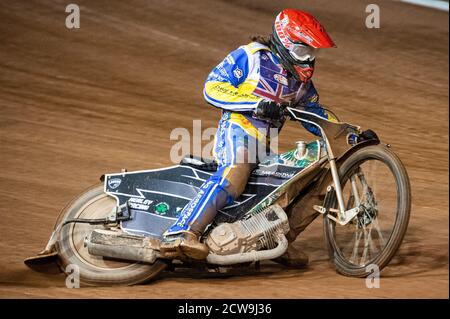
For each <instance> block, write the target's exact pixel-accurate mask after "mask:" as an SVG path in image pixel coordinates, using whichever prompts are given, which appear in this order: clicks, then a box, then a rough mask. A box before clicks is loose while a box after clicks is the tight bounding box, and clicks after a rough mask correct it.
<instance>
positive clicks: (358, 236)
mask: <svg viewBox="0 0 450 319" xmlns="http://www.w3.org/2000/svg"><path fill="white" fill-rule="evenodd" d="M361 237H362V232H361V231H360V230H357V231H356V232H355V243H354V245H353V251H352V256H351V257H350V261H351V262H356V260H357V255H358V251H359V242H360V240H361Z"/></svg>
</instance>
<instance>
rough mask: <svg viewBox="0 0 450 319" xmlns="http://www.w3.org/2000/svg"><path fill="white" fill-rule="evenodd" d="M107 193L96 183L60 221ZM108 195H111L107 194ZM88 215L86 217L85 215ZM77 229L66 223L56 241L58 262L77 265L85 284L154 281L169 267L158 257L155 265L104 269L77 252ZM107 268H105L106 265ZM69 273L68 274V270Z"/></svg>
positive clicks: (64, 213) (67, 208)
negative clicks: (74, 244) (73, 242)
mask: <svg viewBox="0 0 450 319" xmlns="http://www.w3.org/2000/svg"><path fill="white" fill-rule="evenodd" d="M102 195H104V191H103V184H96V185H93V186H92V187H90V188H88V189H87V190H86V191H84V192H83V193H82V194H80V195H79V196H77V197H76V198H74V199H73V200H72V201H71V202H70V203H69V204H68V205H67V206H66V207H65V208H64V209H63V210H62V211H61V214H60V216H59V217H58V222H61V221H63V220H66V219H69V218H75V217H76V214H77V213H78V211H79V209H80V208H81V207H82V206H83V205H84V204H85V203H87V202H88V201H90V200H92V199H94V198H96V197H100V196H102ZM106 196H107V195H106ZM85 217H86V216H85ZM72 229H73V228H72V227H71V226H70V224H69V225H66V226H64V227H63V229H61V232H60V236H59V238H58V240H57V242H56V245H55V246H56V250H57V252H58V261H57V262H58V265H59V267H60V268H61V270H62V271H63V272H65V273H66V271H65V269H66V267H67V266H68V265H69V264H76V265H78V266H79V268H80V283H81V285H82V286H111V285H135V284H139V283H146V282H149V281H151V280H152V279H153V278H154V277H155V276H157V275H158V274H159V273H160V272H161V271H163V270H164V269H165V268H166V267H167V263H166V262H165V261H163V260H160V259H158V260H156V261H155V263H153V264H146V263H139V262H135V263H133V262H130V265H132V266H131V267H129V268H126V269H117V270H107V271H105V270H101V269H96V268H94V267H93V266H91V265H90V264H87V263H85V262H84V261H83V260H82V259H80V258H79V257H78V256H76V254H75V253H74V251H73V249H72V246H71V245H70V242H69V239H70V238H71V234H70V232H71V230H72ZM103 269H105V268H103ZM66 274H67V275H68V273H66Z"/></svg>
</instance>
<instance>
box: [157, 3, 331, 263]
mask: <svg viewBox="0 0 450 319" xmlns="http://www.w3.org/2000/svg"><path fill="white" fill-rule="evenodd" d="M331 47H336V46H335V44H334V42H333V41H332V40H331V38H330V37H329V35H328V34H327V32H326V31H325V29H324V27H323V26H322V25H321V24H320V23H319V22H318V21H317V20H316V19H315V18H314V17H313V16H312V15H311V14H309V13H307V12H304V11H301V10H295V9H285V10H283V11H282V12H280V13H279V14H278V15H277V17H276V19H275V23H274V25H273V30H272V34H271V36H270V37H269V39H268V40H264V39H261V38H259V39H256V41H254V42H251V43H249V44H247V45H244V46H241V47H239V48H238V49H236V50H235V51H233V52H231V53H230V54H229V55H228V56H227V57H226V58H225V59H224V60H223V61H222V62H221V63H220V64H219V65H218V66H217V67H215V68H214V69H213V71H212V72H211V73H210V74H209V76H208V78H207V80H206V82H205V86H204V91H203V93H204V98H205V99H206V101H207V102H208V103H209V104H211V105H213V106H215V107H217V108H220V109H222V118H221V120H220V122H219V126H218V130H217V133H216V136H215V145H214V156H215V159H216V161H217V162H218V170H217V172H216V173H215V174H214V175H212V176H211V178H210V179H208V180H207V181H206V182H205V183H204V184H203V185H202V186H201V187H200V190H199V192H198V193H197V195H196V197H195V198H193V199H192V200H191V201H190V203H188V204H187V205H186V206H185V207H184V209H183V210H182V212H181V214H180V216H179V218H178V220H177V221H176V222H175V223H174V224H173V225H172V226H171V227H170V228H169V229H168V230H167V231H166V233H165V234H164V239H163V241H162V242H161V249H160V252H161V256H162V257H163V258H164V257H166V258H176V257H180V256H187V257H190V258H193V259H198V260H202V259H205V258H206V256H207V254H208V247H207V246H206V245H205V244H204V243H201V242H200V241H199V239H200V236H201V235H202V233H203V231H204V230H205V229H206V227H207V226H208V225H209V224H210V223H211V222H212V221H213V219H214V217H215V215H216V214H217V211H218V210H219V209H221V208H223V207H225V206H226V205H229V204H231V203H233V201H234V200H235V199H236V198H238V197H239V196H240V195H241V193H242V192H243V191H244V188H245V186H246V183H247V180H248V178H249V176H250V173H251V171H252V170H253V169H254V168H255V166H256V165H257V163H258V162H259V161H261V160H262V159H261V156H260V155H259V154H255V149H254V148H251V147H249V145H255V144H258V145H259V144H261V145H266V143H267V142H270V141H269V134H268V132H269V130H270V129H271V128H276V129H277V130H278V131H279V130H280V129H281V127H282V126H283V123H284V120H285V119H284V116H283V112H282V109H283V106H285V105H286V104H287V103H288V104H290V105H292V106H297V105H298V106H302V107H304V108H305V109H306V110H308V111H310V112H314V113H316V114H318V115H320V116H322V117H324V118H327V119H333V117H332V116H331V115H330V114H328V113H327V112H326V110H325V109H324V108H323V107H322V106H321V105H320V104H319V96H318V94H317V91H316V89H315V88H314V85H313V83H312V81H311V77H312V75H313V72H314V67H315V55H316V53H317V51H318V50H319V49H321V48H331ZM303 125H304V127H305V128H306V129H307V130H308V131H310V132H311V133H313V134H315V135H317V136H320V131H319V130H318V129H317V128H316V127H314V126H313V125H308V124H303ZM252 143H253V144H252ZM255 159H256V160H255ZM297 235H298V232H297V233H295V232H294V234H292V231H291V232H290V233H289V234H288V240H289V242H290V243H291V242H293V241H294V240H295V238H296V237H297ZM278 261H279V262H281V263H284V264H288V265H294V266H303V265H305V264H306V263H307V261H308V258H307V256H305V255H304V254H303V253H302V252H299V251H296V250H295V249H294V248H293V247H292V245H289V247H288V250H287V251H286V253H285V254H284V255H283V256H281V257H280V258H279V260H278Z"/></svg>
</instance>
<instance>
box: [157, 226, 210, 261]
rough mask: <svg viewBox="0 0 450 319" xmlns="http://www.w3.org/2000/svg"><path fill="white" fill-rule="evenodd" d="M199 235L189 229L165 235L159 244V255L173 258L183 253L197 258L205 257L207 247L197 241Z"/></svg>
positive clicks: (207, 250)
mask: <svg viewBox="0 0 450 319" xmlns="http://www.w3.org/2000/svg"><path fill="white" fill-rule="evenodd" d="M199 237H200V235H197V234H195V232H193V231H189V230H188V231H184V232H181V233H179V234H176V235H172V236H166V237H165V238H164V240H163V241H162V242H161V245H160V254H161V257H163V258H169V259H173V258H176V257H181V256H183V255H184V256H187V257H189V258H192V259H197V260H203V259H205V258H206V256H208V252H209V249H208V247H207V246H206V245H205V244H204V243H202V242H200V241H199Z"/></svg>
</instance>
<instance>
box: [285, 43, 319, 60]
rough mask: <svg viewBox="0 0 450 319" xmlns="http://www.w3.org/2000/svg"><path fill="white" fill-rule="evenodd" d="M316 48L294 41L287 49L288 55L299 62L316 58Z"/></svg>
mask: <svg viewBox="0 0 450 319" xmlns="http://www.w3.org/2000/svg"><path fill="white" fill-rule="evenodd" d="M317 51H318V49H315V48H313V47H310V46H308V45H305V44H299V43H294V44H293V46H292V47H291V49H290V50H289V53H290V55H291V56H292V57H293V58H294V59H295V60H296V61H299V62H307V61H313V60H314V59H315V58H316V54H317Z"/></svg>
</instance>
